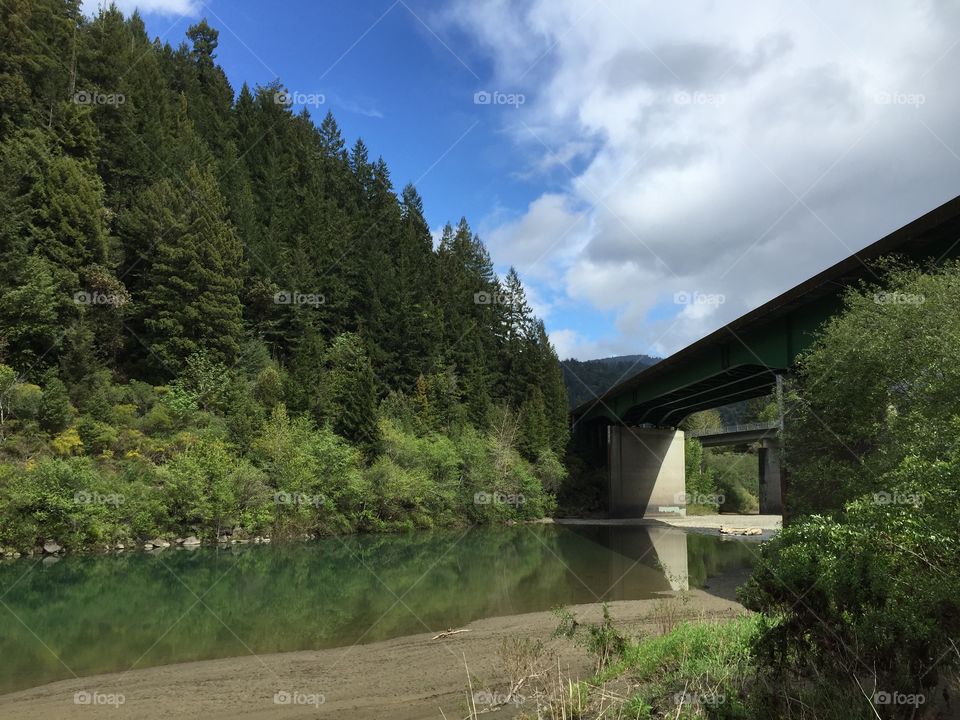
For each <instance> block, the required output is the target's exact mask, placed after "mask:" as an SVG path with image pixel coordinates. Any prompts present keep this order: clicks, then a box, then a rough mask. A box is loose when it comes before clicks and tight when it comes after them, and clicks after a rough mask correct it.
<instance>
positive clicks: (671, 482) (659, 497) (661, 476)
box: [607, 425, 687, 517]
mask: <svg viewBox="0 0 960 720" xmlns="http://www.w3.org/2000/svg"><path fill="white" fill-rule="evenodd" d="M607 432H608V436H607V452H608V460H607V468H608V470H609V477H610V505H609V509H610V515H611V516H612V517H657V516H664V515H681V516H682V515H686V512H687V511H686V504H685V502H684V492H685V490H686V484H685V479H684V451H683V437H684V436H683V432H682V431H680V430H660V429H651V428H628V427H623V426H619V425H611V426H610V427H609V428H607Z"/></svg>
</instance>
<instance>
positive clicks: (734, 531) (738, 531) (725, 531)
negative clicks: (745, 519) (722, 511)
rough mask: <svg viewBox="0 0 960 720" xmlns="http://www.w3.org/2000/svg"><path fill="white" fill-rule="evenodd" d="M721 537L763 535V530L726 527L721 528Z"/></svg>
mask: <svg viewBox="0 0 960 720" xmlns="http://www.w3.org/2000/svg"><path fill="white" fill-rule="evenodd" d="M720 534H721V535H763V530H761V529H760V528H758V527H751V528H735V527H727V526H726V525H721V526H720Z"/></svg>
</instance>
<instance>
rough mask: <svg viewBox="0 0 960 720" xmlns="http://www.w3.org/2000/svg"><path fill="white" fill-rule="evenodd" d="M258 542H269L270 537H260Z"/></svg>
mask: <svg viewBox="0 0 960 720" xmlns="http://www.w3.org/2000/svg"><path fill="white" fill-rule="evenodd" d="M260 542H262V543H269V542H270V538H268V537H265V538H262V539H261V540H260Z"/></svg>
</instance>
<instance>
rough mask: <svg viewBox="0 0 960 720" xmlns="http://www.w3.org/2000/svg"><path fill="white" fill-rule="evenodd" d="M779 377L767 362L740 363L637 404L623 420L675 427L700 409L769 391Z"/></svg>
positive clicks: (625, 422)
mask: <svg viewBox="0 0 960 720" xmlns="http://www.w3.org/2000/svg"><path fill="white" fill-rule="evenodd" d="M776 380H777V370H774V369H771V368H769V367H766V366H764V365H738V366H737V367H733V368H728V369H727V370H723V371H720V372H718V373H716V374H714V375H711V376H710V377H707V378H704V379H703V380H700V381H699V382H695V383H693V384H691V385H688V386H685V387H682V388H677V389H676V390H674V391H673V392H670V393H666V394H664V395H660V396H659V397H656V398H652V399H651V400H648V401H646V402H641V403H638V404H637V405H634V406H633V407H631V408H630V409H629V410H627V411H626V412H625V413H624V415H623V423H624V424H626V425H645V424H650V425H658V426H672V427H675V426H676V425H678V424H679V423H680V421H682V420H683V419H684V418H685V417H687V415H690V414H692V413H695V412H699V411H700V410H709V409H710V408H715V407H720V406H721V405H729V404H730V403H734V402H738V401H740V400H750V399H751V398H756V397H763V396H764V395H768V394H770V392H771V390H772V389H773V386H774V385H775V384H776Z"/></svg>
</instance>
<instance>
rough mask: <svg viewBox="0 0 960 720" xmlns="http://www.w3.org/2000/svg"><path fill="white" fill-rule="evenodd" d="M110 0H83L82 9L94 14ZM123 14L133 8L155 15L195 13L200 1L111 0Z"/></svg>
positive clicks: (197, 10) (127, 13)
mask: <svg viewBox="0 0 960 720" xmlns="http://www.w3.org/2000/svg"><path fill="white" fill-rule="evenodd" d="M110 2H111V0H83V10H84V12H85V13H86V14H87V15H94V14H96V12H97V11H98V10H99V9H100V8H101V7H108V6H109V5H110ZM112 2H113V3H114V4H116V6H117V7H118V8H120V10H122V11H123V12H124V14H126V15H129V14H130V13H132V12H133V11H134V10H139V11H140V12H141V13H153V14H156V15H197V14H198V13H199V12H200V8H201V6H202V3H201V2H200V0H112Z"/></svg>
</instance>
